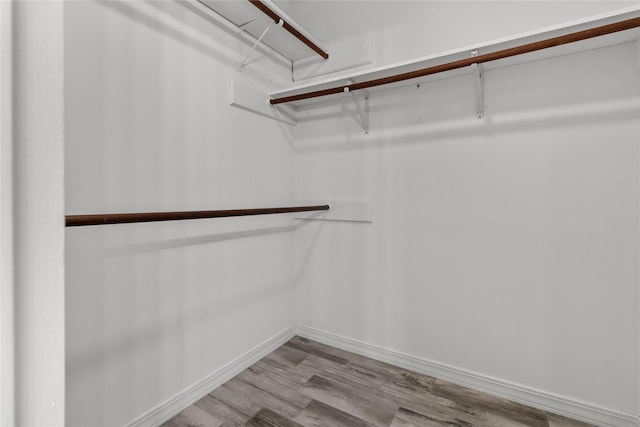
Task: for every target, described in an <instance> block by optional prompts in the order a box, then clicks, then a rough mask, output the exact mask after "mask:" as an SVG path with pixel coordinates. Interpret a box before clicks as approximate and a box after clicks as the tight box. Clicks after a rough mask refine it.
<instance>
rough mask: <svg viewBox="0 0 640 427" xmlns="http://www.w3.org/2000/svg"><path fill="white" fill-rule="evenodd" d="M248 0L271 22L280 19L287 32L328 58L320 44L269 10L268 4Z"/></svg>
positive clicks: (277, 22)
mask: <svg viewBox="0 0 640 427" xmlns="http://www.w3.org/2000/svg"><path fill="white" fill-rule="evenodd" d="M249 1H250V2H251V4H252V5H254V6H255V7H257V8H258V9H260V10H261V11H262V13H264V14H265V15H267V16H268V17H269V18H271V19H273V22H275V23H276V24H279V23H280V20H282V27H283V28H284V29H285V30H287V31H288V32H290V33H291V35H293V36H294V37H295V38H297V39H298V40H300V41H301V42H302V43H304V44H306V45H307V46H308V47H310V48H311V49H312V50H313V51H314V52H315V53H317V54H318V55H320V56H321V57H323V58H324V59H328V58H329V54H328V53H327V52H325V51H324V50H322V48H321V47H320V46H318V45H317V44H315V43H314V42H312V41H311V40H309V39H308V38H307V37H305V35H304V34H302V33H301V32H300V31H298V30H297V29H296V28H294V27H293V26H292V25H291V24H289V23H288V22H287V21H285V20H284V19H283V18H281V17H280V16H279V15H278V14H277V13H275V12H274V11H273V10H271V9H270V8H269V6H267V5H266V4H264V3H263V2H262V1H261V0H249Z"/></svg>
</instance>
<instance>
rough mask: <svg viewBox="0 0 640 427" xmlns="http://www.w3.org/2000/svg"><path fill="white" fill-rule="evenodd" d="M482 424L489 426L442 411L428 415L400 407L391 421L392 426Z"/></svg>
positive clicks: (472, 426)
mask: <svg viewBox="0 0 640 427" xmlns="http://www.w3.org/2000/svg"><path fill="white" fill-rule="evenodd" d="M481 425H483V426H487V425H486V424H480V423H473V422H470V421H468V420H463V419H459V418H456V417H455V416H451V415H449V414H444V413H441V412H438V413H434V412H430V413H429V414H428V415H425V414H421V413H418V412H414V411H410V410H408V409H405V408H400V409H399V410H398V412H397V414H396V416H395V418H394V419H393V422H392V423H391V426H392V427H414V426H420V427H442V426H459V427H479V426H481ZM487 427H488V426H487Z"/></svg>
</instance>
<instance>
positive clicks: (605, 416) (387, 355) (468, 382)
mask: <svg viewBox="0 0 640 427" xmlns="http://www.w3.org/2000/svg"><path fill="white" fill-rule="evenodd" d="M296 335H299V336H301V337H303V338H308V339H311V340H314V341H318V342H320V343H322V344H326V345H330V346H333V347H337V348H340V349H342V350H345V351H350V352H352V353H356V354H359V355H362V356H366V357H370V358H372V359H376V360H379V361H381V362H386V363H390V364H393V365H396V366H399V367H402V368H405V369H410V370H412V371H416V372H420V373H423V374H426V375H430V376H433V377H436V378H440V379H443V380H446V381H450V382H452V383H456V384H460V385H463V386H466V387H469V388H473V389H476V390H480V391H483V392H487V393H490V394H494V395H497V396H500V397H504V398H507V399H510V400H513V401H516V402H520V403H523V404H525V405H529V406H533V407H536V408H540V409H542V410H545V411H549V412H553V413H556V414H559V415H564V416H567V417H570V418H573V419H576V420H581V421H585V422H588V423H591V424H596V425H600V426H611V427H637V426H639V425H640V422H639V419H638V416H635V415H631V414H625V413H621V412H617V411H613V410H610V409H606V408H602V407H598V406H594V405H590V404H587V403H584V402H580V401H576V400H573V399H569V398H567V397H563V396H556V395H553V394H550V393H546V392H544V391H540V390H535V389H532V388H528V387H524V386H521V385H518V384H513V383H510V382H508V381H504V380H500V379H497V378H492V377H489V376H485V375H480V374H477V373H474V372H470V371H466V370H464V369H460V368H457V367H454V366H449V365H445V364H442V363H438V362H434V361H431V360H427V359H423V358H419V357H415V356H411V355H408V354H405V353H401V352H399V351H395V350H391V349H388V348H384V347H380V346H376V345H372V344H368V343H365V342H362V341H358V340H354V339H352V338H347V337H344V336H341V335H337V334H333V333H329V332H325V331H321V330H318V329H315V328H312V327H309V326H304V325H298V326H297V328H296Z"/></svg>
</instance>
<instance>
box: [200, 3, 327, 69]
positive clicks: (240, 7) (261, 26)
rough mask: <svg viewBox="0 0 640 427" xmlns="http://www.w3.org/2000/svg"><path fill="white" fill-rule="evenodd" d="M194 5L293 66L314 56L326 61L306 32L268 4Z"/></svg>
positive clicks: (322, 51) (323, 50)
mask: <svg viewBox="0 0 640 427" xmlns="http://www.w3.org/2000/svg"><path fill="white" fill-rule="evenodd" d="M197 1H198V3H200V4H202V5H204V6H206V7H207V8H208V9H210V10H212V11H213V12H215V13H217V14H218V15H219V16H221V17H223V18H224V19H225V20H227V21H228V22H230V23H231V24H233V25H234V26H235V27H236V28H237V31H238V32H242V31H244V32H246V33H247V34H249V35H250V36H251V37H252V38H253V39H254V40H257V42H260V43H262V44H264V45H265V46H267V47H269V48H270V49H272V50H273V51H275V52H277V53H279V54H280V55H282V56H283V57H284V58H286V59H287V60H289V61H290V62H292V63H293V62H295V61H298V60H301V59H306V58H309V57H311V56H315V55H316V54H317V55H320V56H321V57H322V58H324V59H327V58H328V57H329V54H328V53H327V51H326V50H325V49H324V48H322V47H321V46H320V44H319V43H318V42H317V41H316V40H315V39H314V38H313V37H312V36H311V35H310V34H309V33H308V32H307V31H305V30H304V29H303V28H302V27H301V26H300V25H298V24H297V23H296V22H295V21H294V20H293V19H291V17H289V16H287V15H286V14H285V13H284V12H283V11H282V10H280V9H279V8H278V7H277V6H276V5H275V4H273V2H271V1H270V0H235V1H220V0H197ZM271 27H280V28H274V29H271Z"/></svg>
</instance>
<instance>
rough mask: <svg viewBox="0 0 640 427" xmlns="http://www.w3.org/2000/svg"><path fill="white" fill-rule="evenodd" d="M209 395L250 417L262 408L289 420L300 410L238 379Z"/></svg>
mask: <svg viewBox="0 0 640 427" xmlns="http://www.w3.org/2000/svg"><path fill="white" fill-rule="evenodd" d="M209 395H210V396H212V397H214V398H216V399H218V400H219V401H221V402H223V403H225V404H227V405H229V406H230V407H232V408H234V409H236V410H238V411H240V412H242V413H243V414H245V415H248V416H250V417H253V416H254V415H255V414H256V413H258V411H260V409H263V408H266V409H271V410H272V411H274V412H277V413H278V414H282V415H284V416H285V417H289V418H293V417H295V416H296V415H298V413H299V412H300V411H301V410H302V408H301V407H299V406H295V405H293V404H291V403H289V402H285V401H284V400H282V399H279V398H278V397H277V396H274V395H273V394H271V393H268V392H266V391H264V390H261V389H259V388H258V387H255V386H253V385H251V384H248V383H246V382H244V381H242V380H239V379H238V378H234V379H232V380H231V381H228V382H226V383H225V384H224V385H222V386H221V387H219V388H217V389H215V390H214V391H212V392H211V393H209Z"/></svg>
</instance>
